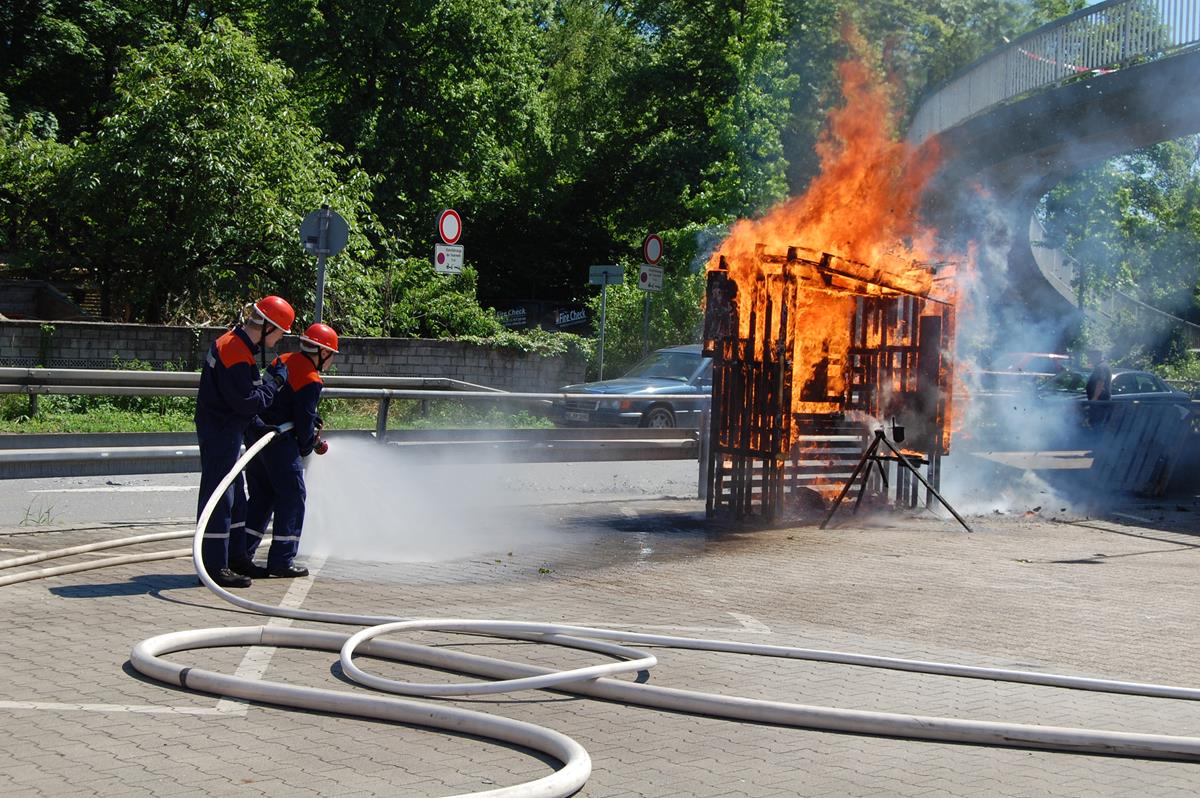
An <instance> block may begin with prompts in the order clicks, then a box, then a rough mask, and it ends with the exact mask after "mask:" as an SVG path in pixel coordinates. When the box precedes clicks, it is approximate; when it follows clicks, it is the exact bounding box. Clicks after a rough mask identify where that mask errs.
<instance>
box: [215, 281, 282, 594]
mask: <svg viewBox="0 0 1200 798" xmlns="http://www.w3.org/2000/svg"><path fill="white" fill-rule="evenodd" d="M244 316H245V318H244V321H243V322H242V323H241V324H239V325H237V326H236V327H234V328H233V329H232V330H230V331H229V332H227V333H225V334H224V335H222V336H221V337H220V338H218V339H217V340H216V341H215V342H214V343H213V345H212V348H211V349H209V352H208V355H207V357H206V358H205V361H204V367H203V368H202V369H201V370H200V392H199V393H198V394H197V396H196V438H197V439H198V441H199V443H200V502H199V504H198V506H197V508H196V517H197V520H199V516H200V513H202V512H203V511H204V506H205V505H206V504H207V503H208V500H209V498H210V497H211V496H212V494H213V491H215V490H216V488H217V485H218V484H219V483H220V482H221V480H222V479H224V477H225V475H226V474H228V473H229V471H230V470H231V469H232V468H233V466H234V463H236V462H237V459H238V455H239V450H240V449H241V446H242V436H243V434H244V432H245V430H246V427H247V426H248V425H249V424H250V422H251V421H252V420H253V419H254V417H255V415H256V414H258V413H260V412H262V411H263V410H264V409H266V408H267V407H269V406H270V404H271V402H272V401H273V400H274V399H275V395H276V393H277V392H278V390H279V388H280V387H281V386H282V385H283V384H284V383H286V382H287V370H286V368H284V367H282V366H278V367H275V366H272V367H271V368H269V369H267V371H266V373H264V374H260V373H259V370H258V366H257V365H256V364H255V362H254V356H255V355H256V354H260V353H261V356H262V359H263V360H265V359H266V354H265V350H266V348H267V347H273V346H275V345H276V344H278V343H279V339H280V338H282V337H283V334H284V333H286V332H290V331H291V328H292V322H293V321H294V320H295V318H296V312H295V311H294V310H292V306H291V305H289V304H288V303H287V302H286V301H284V300H283V299H281V298H280V297H277V296H268V297H264V298H263V299H260V300H259V301H257V302H255V303H253V304H251V305H247V306H246V310H245V313H244ZM245 511H246V497H245V493H244V492H243V488H242V482H241V479H240V478H239V479H238V480H236V481H235V482H234V483H233V485H231V486H230V487H229V488H228V489H227V490H226V491H225V495H224V497H223V499H222V501H220V502H218V503H217V505H216V508H215V509H214V510H213V514H212V516H211V517H210V518H209V521H208V526H207V527H206V528H205V530H204V538H203V541H202V544H201V549H200V553H201V559H202V560H203V563H204V569H205V570H206V571H207V572H208V574H209V576H211V577H212V579H213V581H214V582H216V583H217V584H218V585H220V586H221V587H249V586H250V580H249V579H248V578H246V577H245V576H242V575H240V574H236V573H234V572H233V571H231V570H230V569H229V533H230V526H231V524H238V527H235V528H240V527H241V525H242V524H243V523H244V518H245Z"/></svg>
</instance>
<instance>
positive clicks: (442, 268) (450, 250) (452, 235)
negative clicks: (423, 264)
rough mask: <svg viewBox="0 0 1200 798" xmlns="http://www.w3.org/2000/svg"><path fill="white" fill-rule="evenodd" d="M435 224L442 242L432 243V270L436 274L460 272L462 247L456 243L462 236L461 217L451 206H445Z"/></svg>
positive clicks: (461, 268) (461, 267)
mask: <svg viewBox="0 0 1200 798" xmlns="http://www.w3.org/2000/svg"><path fill="white" fill-rule="evenodd" d="M435 224H436V226H437V234H438V238H440V239H442V243H440V244H434V245H433V270H434V271H436V272H437V273H438V274H462V270H463V247H462V245H461V244H459V243H458V239H460V238H462V231H463V225H462V217H461V216H459V214H458V211H456V210H454V209H453V208H446V210H444V211H442V212H441V213H439V214H438V215H437V221H436V222H435Z"/></svg>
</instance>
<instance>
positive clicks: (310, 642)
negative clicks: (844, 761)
mask: <svg viewBox="0 0 1200 798" xmlns="http://www.w3.org/2000/svg"><path fill="white" fill-rule="evenodd" d="M275 434H277V433H275V432H269V433H268V434H267V435H266V436H264V437H263V438H262V439H260V440H259V441H257V442H256V443H255V444H254V445H253V446H251V447H250V448H249V449H248V450H247V451H246V453H245V454H244V455H243V456H242V457H241V458H240V459H239V460H238V462H237V463H236V464H235V466H234V467H233V469H231V470H230V472H229V474H227V475H226V477H225V478H224V479H223V480H222V482H221V484H220V485H218V487H217V489H216V490H215V491H214V493H213V496H212V498H210V500H209V501H208V503H207V505H206V506H205V508H204V511H203V512H202V513H201V515H200V518H199V520H198V521H197V525H196V530H195V532H194V535H193V545H192V555H193V560H194V563H195V567H196V572H197V575H198V576H199V577H200V579H201V581H202V582H203V583H204V584H205V585H206V586H207V587H208V588H209V590H211V591H212V592H213V593H215V594H216V595H217V596H219V597H220V598H222V599H223V600H225V601H227V602H229V603H231V604H234V605H236V606H239V607H242V608H244V609H249V610H252V611H254V612H257V613H261V614H263V615H267V616H273V617H283V618H292V619H296V620H311V621H321V622H327V623H338V624H348V625H357V626H364V625H365V626H368V627H369V628H366V629H362V630H360V631H358V632H357V633H354V634H342V633H337V632H329V631H319V630H312V629H299V628H293V627H282V626H254V627H224V628H212V629H197V630H188V631H180V632H172V633H168V634H163V635H158V636H155V637H152V638H149V639H147V640H143V641H142V642H140V643H138V644H137V645H136V646H135V647H134V648H133V651H132V653H131V655H130V661H131V664H132V665H133V667H134V668H135V669H136V670H138V671H139V672H140V673H142V674H144V675H146V676H149V677H150V678H153V679H157V680H159V681H162V682H166V683H168V684H172V685H177V686H180V687H183V688H185V689H190V690H197V691H201V692H206V693H212V694H215V695H221V696H227V697H231V698H237V699H243V700H249V701H256V702H261V703H268V704H274V705H278V706H282V707H294V708H300V709H308V710H315V711H321V712H330V713H335V714H341V715H347V716H352V717H364V718H375V719H382V720H389V721H394V722H401V723H407V724H413V725H418V726H425V727H430V728H437V729H444V730H449V731H453V732H456V733H461V734H471V735H476V736H479V737H484V738H488V739H493V740H498V741H502V742H506V743H511V744H514V745H519V746H522V747H524V748H527V749H530V750H533V751H537V752H540V753H544V754H546V755H548V756H550V757H553V758H554V759H556V760H558V761H559V762H561V763H562V766H561V767H560V768H559V769H558V770H556V771H555V772H553V773H552V774H550V775H548V776H545V777H543V778H540V779H537V780H534V781H530V782H526V783H523V784H518V785H513V786H508V787H501V788H498V789H493V790H488V791H484V792H479V793H472V795H476V796H488V797H489V798H497V797H499V796H506V797H507V798H528V797H529V796H565V795H570V794H571V793H573V792H575V791H577V790H578V789H580V788H581V787H582V786H583V784H584V783H585V782H586V781H587V778H588V776H589V775H590V773H591V759H590V757H589V755H588V753H587V751H586V750H584V749H583V747H582V746H580V745H579V744H578V743H577V742H575V741H574V740H572V739H571V738H569V737H567V736H566V735H563V734H561V733H559V732H557V731H554V730H552V729H548V728H545V727H541V726H537V725H535V724H531V723H525V722H521V721H515V720H511V719H507V718H503V717H498V716H494V715H488V714H485V713H482V712H477V711H473V710H466V709H459V708H455V707H448V706H443V705H441V704H430V703H425V702H420V701H415V700H411V699H407V698H398V697H393V696H386V695H378V694H370V695H363V694H358V693H348V692H344V691H335V690H328V689H323V688H316V687H306V686H300V685H292V684H285V683H280V682H271V681H265V680H258V679H247V678H241V677H237V676H231V675H227V674H221V673H216V672H212V671H207V670H203V669H201V668H194V667H189V666H185V665H181V664H177V663H175V662H172V661H169V660H167V659H165V656H166V655H169V654H175V653H180V652H183V651H190V650H193V649H199V648H207V647H218V646H282V647H293V648H304V649H313V650H320V651H338V652H339V656H340V660H341V665H342V668H343V670H344V672H345V673H346V674H347V676H349V677H350V678H351V679H353V680H354V681H356V682H359V683H361V684H364V685H366V686H369V687H372V688H376V689H380V690H385V691H388V692H393V693H399V694H404V695H416V696H462V695H480V694H488V693H496V692H512V691H515V690H519V689H534V688H537V689H548V688H553V689H556V690H560V691H564V692H570V693H575V694H578V695H585V696H591V697H595V698H601V699H605V700H610V701H618V702H622V703H626V704H633V705H636V706H643V707H653V708H658V709H663V710H668V711H673V712H689V713H698V714H703V715H708V716H712V717H720V718H726V719H731V720H742V721H749V722H755V723H771V724H777V725H786V726H792V727H797V728H806V729H819V730H830V731H838V732H845V733H853V734H867V735H882V736H889V737H899V738H909V739H922V740H935V741H943V742H961V743H972V744H981V745H992V746H1007V747H1019V748H1035V749H1044V750H1050V751H1071V752H1078V753H1092V754H1105V755H1118V756H1128V757H1139V758H1148V759H1169V760H1190V761H1200V738H1196V737H1184V736H1173V735H1165V734H1145V733H1133V732H1118V731H1103V730H1094V729H1083V728H1068V727H1055V726H1041V725H1028V724H1017V723H1005V722H992V721H972V720H963V719H957V718H940V717H928V716H918V715H908V714H900V713H886V712H870V711H861V710H848V709H839V708H834V707H820V706H809V705H803V704H795V703H789V702H782V701H768V700H761V699H752V698H744V697H738V696H726V695H720V694H712V693H704V692H699V691H694V690H686V689H678V688H667V687H659V686H656V685H651V684H642V683H635V682H630V681H626V680H621V679H615V678H612V677H613V676H617V675H620V674H627V673H631V672H635V671H642V670H645V669H648V668H651V667H653V665H654V664H655V663H656V659H655V657H654V656H653V655H651V654H648V653H646V652H644V651H640V650H638V649H635V648H631V647H630V645H645V646H657V647H671V648H682V649H690V650H700V651H720V652H728V653H739V654H747V655H757V656H771V657H782V658H788V659H800V660H811V661H819V662H829V663H841V664H848V665H857V666H865V667H876V668H887V669H893V670H901V671H909V672H914V673H928V674H938V675H944V676H958V677H965V678H975V679H989V680H994V681H1009V682H1018V683H1025V684H1036V685H1044V686H1052V687H1062V688H1070V689H1079V690H1090V691H1099V692H1109V693H1122V694H1128V695H1139V696H1152V697H1160V698H1174V699H1183V700H1200V689H1197V688H1190V687H1176V686H1170V685H1158V684H1146V683H1138V682H1126V681H1115V680H1107V679H1094V678H1086V677H1079V676H1066V675H1055V674H1048V673H1037V672H1031V671H1018V670H1009V669H995V668H982V667H975V666H969V665H957V664H950V663H937V662H926V661H920V660H907V659H896V658H890V657H880V656H872V655H864V654H853V653H844V652H836V651H825V650H819V649H804V648H795V647H788V646H773V645H763V644H748V643H739V642H735V641H723V640H703V639H696V638H687V637H674V636H668V635H652V634H644V633H633V632H625V631H620V630H612V629H600V628H592V627H581V626H568V625H559V624H540V623H530V622H519V621H498V620H473V619H442V620H406V619H401V618H395V617H385V616H374V615H358V614H346V613H334V612H324V611H314V610H303V609H299V608H284V607H276V606H273V605H269V604H263V603H260V602H256V601H253V600H251V599H248V598H244V597H242V596H237V595H234V594H232V593H230V592H229V591H226V590H224V589H222V588H221V587H220V586H218V585H217V584H216V583H215V582H214V581H213V580H212V578H211V577H210V576H209V575H208V573H207V572H206V571H205V569H204V566H203V562H202V560H201V557H200V545H201V539H202V535H203V530H204V529H205V527H206V526H207V523H208V519H209V517H210V516H211V514H212V511H213V510H214V508H215V506H216V503H217V501H219V499H220V497H221V495H222V494H223V493H224V491H225V490H226V489H227V488H228V486H229V485H230V484H231V483H232V481H233V480H234V479H236V478H237V476H238V475H239V474H240V473H241V471H242V470H243V469H244V468H245V467H246V465H247V464H248V463H249V462H250V460H251V459H252V458H253V457H254V456H255V455H257V454H258V452H259V451H261V449H262V448H263V447H264V446H266V445H267V444H268V443H269V442H270V441H271V439H272V438H273V437H274V435H275ZM415 630H438V631H452V632H462V633H469V634H482V635H490V636H494V637H501V638H506V639H518V640H527V641H535V642H541V643H549V644H554V645H563V646H570V647H573V648H579V649H583V650H587V651H592V652H595V653H598V654H602V655H605V656H607V657H612V658H614V660H615V661H613V662H609V663H605V664H602V665H594V666H589V667H584V668H575V669H570V670H565V671H556V670H553V669H549V668H543V667H538V666H534V665H527V664H521V663H515V662H509V661H505V660H499V659H494V658H491V657H485V656H481V655H478V654H470V653H465V652H459V651H449V650H443V649H439V648H436V647H432V646H427V645H418V644H414V643H404V642H399V641H393V640H379V639H377V638H379V637H381V636H383V635H387V634H391V633H394V632H400V631H415ZM356 654H363V655H368V656H372V657H381V658H387V659H392V660H395V661H399V662H405V663H409V664H413V665H419V666H425V667H433V668H439V669H444V670H451V671H455V672H459V673H466V674H472V675H475V676H480V677H484V678H487V679H492V680H495V681H490V682H477V683H467V684H452V685H446V684H440V685H433V684H414V683H407V682H399V681H396V680H392V679H385V678H382V677H379V676H375V675H372V674H369V673H367V672H365V671H364V670H362V669H361V668H359V667H358V666H357V665H356V664H355V661H354V658H355V656H356Z"/></svg>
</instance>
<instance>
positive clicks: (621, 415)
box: [550, 344, 712, 427]
mask: <svg viewBox="0 0 1200 798" xmlns="http://www.w3.org/2000/svg"><path fill="white" fill-rule="evenodd" d="M559 390H560V391H562V392H563V393H588V394H596V395H597V398H596V399H594V400H593V399H567V400H565V401H563V400H558V401H555V402H554V403H553V404H552V405H551V411H550V417H551V419H552V420H553V421H554V423H555V424H558V425H560V426H568V427H572V426H573V427H696V426H698V425H699V419H700V410H701V407H702V404H703V403H702V402H700V401H695V402H691V401H686V400H685V401H682V402H676V401H674V400H670V399H661V398H659V396H661V395H678V394H694V395H695V396H697V397H701V396H709V395H711V394H712V358H707V357H703V356H702V355H701V354H700V345H699V344H694V345H690V346H671V347H667V348H665V349H659V350H657V351H655V352H653V353H651V354H650V355H648V356H647V357H646V358H645V359H643V360H642V361H641V362H640V363H638V364H637V365H636V366H634V367H633V368H631V369H630V370H629V371H628V372H626V373H625V375H624V376H622V377H619V378H617V379H615V380H601V381H600V382H584V383H580V384H578V385H566V386H563V387H562V388H560V389H559ZM604 394H638V395H639V397H644V398H638V399H604V398H603V396H604Z"/></svg>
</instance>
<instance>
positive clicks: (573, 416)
mask: <svg viewBox="0 0 1200 798" xmlns="http://www.w3.org/2000/svg"><path fill="white" fill-rule="evenodd" d="M566 417H567V421H587V420H588V414H587V413H579V412H576V411H574V410H568V411H567V412H566Z"/></svg>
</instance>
